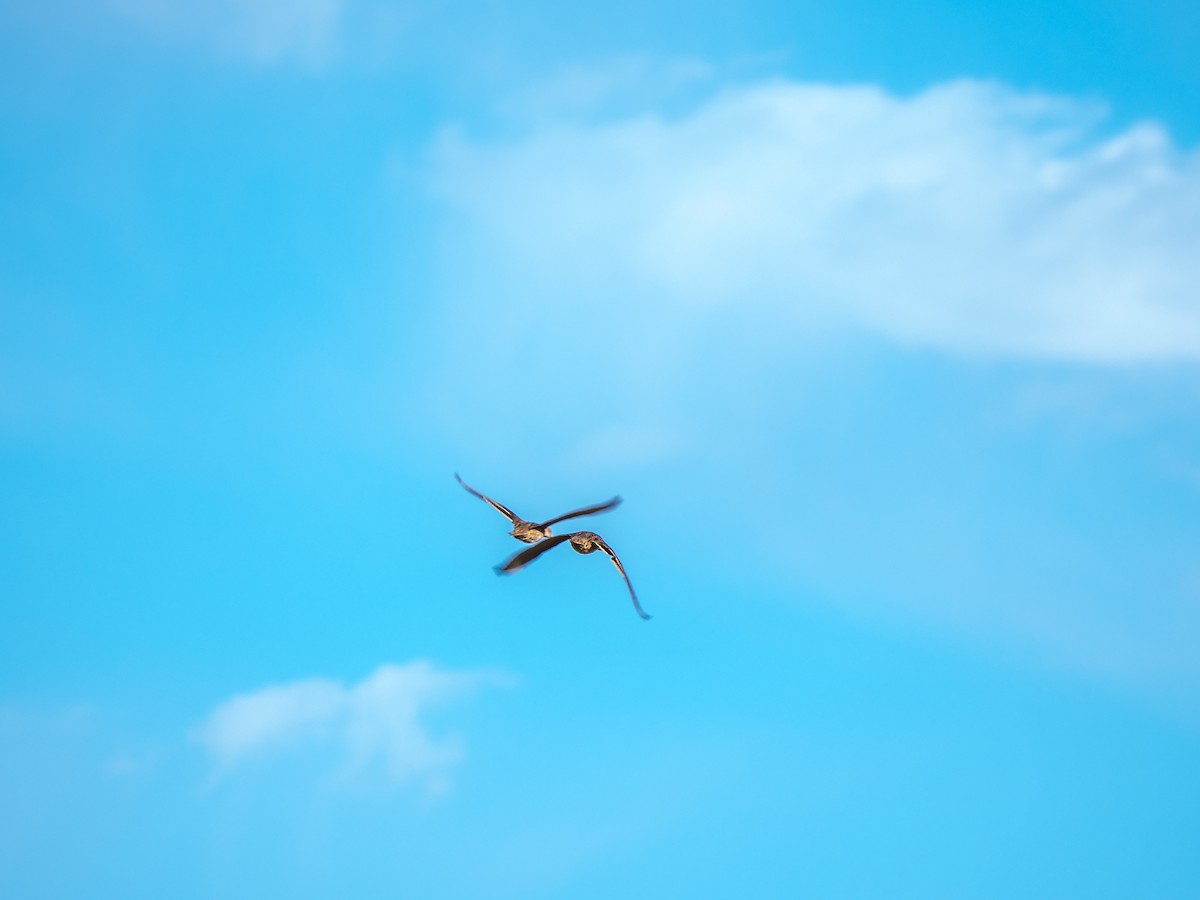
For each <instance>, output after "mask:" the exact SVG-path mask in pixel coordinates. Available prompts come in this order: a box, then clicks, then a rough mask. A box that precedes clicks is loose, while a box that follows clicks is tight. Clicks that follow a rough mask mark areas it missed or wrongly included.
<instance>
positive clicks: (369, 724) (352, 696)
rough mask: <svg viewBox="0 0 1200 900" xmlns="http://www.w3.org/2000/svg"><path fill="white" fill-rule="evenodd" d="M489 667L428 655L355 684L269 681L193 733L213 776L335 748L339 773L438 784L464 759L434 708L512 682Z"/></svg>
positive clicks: (321, 680)
mask: <svg viewBox="0 0 1200 900" xmlns="http://www.w3.org/2000/svg"><path fill="white" fill-rule="evenodd" d="M511 680H512V679H511V678H510V677H509V676H506V675H504V674H502V673H498V672H491V671H452V670H446V669H440V668H438V667H436V666H434V665H433V664H432V663H429V662H427V661H424V660H415V661H412V662H408V663H405V664H403V665H395V664H387V665H382V666H380V667H379V668H378V669H376V670H375V671H374V672H372V673H371V674H370V675H368V676H367V677H366V678H364V679H362V680H361V681H359V682H357V683H354V684H344V683H342V682H340V681H335V680H332V679H327V678H310V679H303V680H299V681H292V682H287V683H284V684H277V685H270V686H268V687H264V688H260V689H258V690H255V691H251V692H249V693H245V694H239V695H237V696H235V697H232V698H230V699H229V700H226V701H224V702H223V703H221V704H219V705H218V706H217V707H216V708H215V709H214V710H213V711H212V712H211V713H209V715H208V716H207V717H206V718H205V720H204V721H203V722H201V723H200V724H199V725H198V726H197V727H196V728H195V729H194V730H193V732H192V737H193V739H194V740H195V741H197V742H198V743H200V744H201V745H202V746H204V748H205V749H206V750H207V751H208V752H209V754H210V755H211V756H212V758H213V761H214V762H215V763H216V772H215V777H217V778H220V777H222V776H224V775H225V774H226V773H228V772H229V771H230V770H232V769H233V768H235V767H237V766H239V765H241V764H242V763H244V762H247V761H249V760H251V759H254V758H256V757H260V756H262V755H265V754H267V753H269V752H271V751H275V752H284V751H287V750H289V749H293V748H296V747H300V746H304V745H313V744H317V745H323V746H327V747H333V748H334V750H335V752H336V754H337V755H338V756H339V758H340V759H339V769H338V771H337V772H336V774H335V777H336V778H337V779H339V780H343V781H345V780H349V779H354V778H356V777H358V776H360V775H365V774H368V773H370V772H371V771H373V770H375V769H380V771H381V774H382V775H383V777H384V779H385V780H386V781H387V782H389V783H391V784H394V785H400V784H405V783H409V782H413V781H418V782H421V783H423V784H424V786H425V787H426V789H428V790H432V791H436V790H439V789H441V788H443V787H444V786H445V785H446V783H447V777H448V774H449V772H450V770H451V769H452V768H453V767H454V766H455V765H457V764H458V763H459V762H460V761H461V760H462V758H463V748H462V745H461V743H460V742H459V740H458V739H456V738H454V737H443V738H440V739H439V738H436V737H434V736H433V735H432V734H430V732H429V731H428V729H427V727H426V726H425V724H424V722H423V718H424V717H425V715H426V713H428V712H429V711H430V710H432V709H434V708H436V707H440V706H443V705H445V704H446V703H448V702H450V701H452V700H454V699H458V698H461V697H464V696H466V695H468V694H470V693H472V692H474V691H475V690H476V689H477V688H479V687H481V686H483V685H486V684H506V683H511Z"/></svg>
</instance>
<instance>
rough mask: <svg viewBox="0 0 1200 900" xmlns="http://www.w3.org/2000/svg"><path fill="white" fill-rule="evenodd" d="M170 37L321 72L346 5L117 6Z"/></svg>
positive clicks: (223, 1) (305, 0) (142, 2)
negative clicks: (311, 67)
mask: <svg viewBox="0 0 1200 900" xmlns="http://www.w3.org/2000/svg"><path fill="white" fill-rule="evenodd" d="M111 2H112V3H113V5H114V7H115V8H116V10H117V11H118V12H119V13H121V14H122V15H124V16H125V17H127V18H129V19H131V20H132V21H135V22H138V23H139V24H142V25H144V26H146V27H147V28H150V29H151V30H152V31H155V32H157V33H159V34H161V35H163V36H165V37H170V38H176V39H184V40H191V41H196V42H199V43H202V44H207V45H209V46H211V47H212V48H213V49H214V50H215V51H216V52H217V53H219V54H220V55H222V56H225V57H227V58H230V59H236V60H240V61H245V62H250V63H255V64H259V65H271V64H275V63H280V62H286V61H295V62H299V63H301V64H304V65H311V66H319V65H322V64H324V63H326V62H328V60H329V58H330V56H331V55H332V54H333V52H334V50H335V47H336V44H337V40H338V37H339V32H340V29H341V27H342V20H343V16H344V13H345V7H346V0H209V2H205V3H188V2H184V0H111Z"/></svg>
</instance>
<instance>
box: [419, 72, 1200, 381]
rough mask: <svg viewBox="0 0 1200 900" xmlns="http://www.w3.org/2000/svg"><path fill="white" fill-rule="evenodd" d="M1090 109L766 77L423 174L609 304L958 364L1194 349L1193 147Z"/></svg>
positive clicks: (569, 285) (571, 284)
mask: <svg viewBox="0 0 1200 900" xmlns="http://www.w3.org/2000/svg"><path fill="white" fill-rule="evenodd" d="M1104 116H1105V111H1104V109H1103V107H1102V106H1100V105H1099V104H1097V103H1096V102H1092V101H1087V100H1080V99H1073V98H1067V97H1051V96H1045V95H1041V94H1034V93H1024V92H1020V91H1016V90H1013V89H1010V88H1007V87H1004V86H1001V85H997V84H989V83H979V82H972V81H962V82H953V83H949V84H943V85H939V86H936V87H933V88H930V89H929V90H926V91H924V92H922V93H920V94H917V95H916V96H913V97H898V96H895V95H892V94H889V93H887V92H886V91H883V90H881V89H879V88H875V87H841V86H829V85H819V84H803V83H795V82H789V81H771V82H766V83H760V84H757V85H753V86H749V87H743V88H736V89H730V90H726V91H723V92H720V93H717V94H715V95H714V96H711V97H710V98H709V99H708V100H707V101H706V102H703V103H701V104H699V105H698V106H697V107H696V108H694V109H693V110H692V111H691V112H690V113H688V114H686V115H682V116H679V117H677V118H665V117H662V116H638V117H633V118H629V119H625V120H621V121H615V122H608V123H604V124H593V125H588V124H578V123H573V122H570V120H569V119H564V120H563V121H556V120H550V121H543V122H542V123H541V124H540V126H539V127H536V128H534V129H533V130H531V131H530V132H528V133H527V134H526V135H525V136H524V137H521V138H518V139H515V140H511V139H510V140H504V141H494V142H487V141H471V140H468V139H466V138H464V137H462V136H461V135H458V134H454V133H447V135H445V136H444V138H443V140H442V141H441V143H440V144H439V145H438V147H437V149H436V152H435V164H436V176H435V181H436V185H437V189H438V191H439V192H440V193H441V195H442V196H444V197H446V198H447V199H448V200H450V202H452V203H453V204H454V205H456V206H457V207H458V208H459V209H460V210H462V211H464V212H465V213H466V214H467V215H468V216H469V217H470V219H471V220H473V221H474V222H476V223H477V224H478V225H479V226H481V227H482V228H483V229H485V231H486V233H487V234H488V235H489V237H490V238H491V239H493V240H495V241H498V242H501V243H502V245H503V247H504V252H506V253H509V254H512V255H513V257H514V259H515V261H516V264H517V265H519V266H521V267H523V268H524V269H525V270H527V271H529V272H534V273H537V275H536V278H537V279H538V280H540V281H541V282H542V283H545V284H548V285H551V286H553V287H554V288H556V289H559V290H560V291H561V290H563V289H569V290H572V291H574V292H575V294H576V295H583V296H588V297H594V296H600V295H602V296H604V297H605V298H606V303H607V307H606V308H607V309H608V310H609V311H618V312H619V311H621V310H623V309H625V308H626V307H628V308H630V309H631V310H632V309H634V308H635V307H636V305H637V304H639V303H641V302H643V301H644V299H645V298H646V297H647V296H653V297H655V298H658V302H660V303H662V304H667V305H671V304H674V305H677V306H683V305H686V306H688V307H691V308H693V309H696V310H697V311H701V310H714V309H721V308H730V307H734V308H739V309H745V308H756V309H768V310H771V311H772V312H773V313H775V314H776V315H777V319H776V320H775V323H774V324H775V327H776V328H778V329H789V330H791V331H792V332H793V333H794V334H800V333H802V331H803V330H805V329H807V328H811V327H812V326H814V325H816V326H818V327H820V326H822V325H835V326H836V325H850V326H853V327H858V328H862V329H866V330H868V331H870V332H873V333H876V334H880V335H883V336H885V337H886V338H888V339H891V340H895V341H898V342H902V343H904V344H909V345H921V346H933V347H938V348H942V349H945V350H948V351H951V352H953V353H957V354H967V355H987V356H1019V357H1037V358H1047V359H1067V360H1084V361H1090V362H1100V363H1114V362H1124V361H1131V360H1146V359H1164V358H1197V357H1200V257H1197V254H1196V253H1195V247H1196V246H1197V245H1200V156H1198V155H1197V154H1196V153H1195V152H1183V151H1181V150H1179V149H1178V148H1177V147H1175V146H1174V145H1173V144H1172V142H1171V140H1170V138H1169V137H1168V135H1167V134H1166V133H1165V132H1164V130H1163V129H1162V128H1161V127H1160V126H1158V125H1157V124H1154V123H1152V122H1143V123H1140V124H1136V125H1134V126H1132V127H1129V128H1127V129H1125V130H1123V131H1121V132H1120V133H1117V134H1115V135H1107V136H1106V135H1104V134H1103V132H1102V131H1101V125H1102V123H1103V121H1104ZM564 122H567V123H570V124H564Z"/></svg>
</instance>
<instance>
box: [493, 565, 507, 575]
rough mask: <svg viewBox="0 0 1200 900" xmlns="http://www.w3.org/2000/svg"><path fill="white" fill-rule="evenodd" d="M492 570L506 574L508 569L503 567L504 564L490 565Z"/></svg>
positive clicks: (499, 573) (498, 573)
mask: <svg viewBox="0 0 1200 900" xmlns="http://www.w3.org/2000/svg"><path fill="white" fill-rule="evenodd" d="M492 571H493V572H495V573H496V574H497V575H507V574H508V571H507V570H506V569H505V568H504V566H492Z"/></svg>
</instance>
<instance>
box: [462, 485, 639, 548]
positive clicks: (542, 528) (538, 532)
mask: <svg viewBox="0 0 1200 900" xmlns="http://www.w3.org/2000/svg"><path fill="white" fill-rule="evenodd" d="M454 478H455V480H457V481H458V483H459V484H461V485H462V486H463V488H464V489H465V490H466V491H468V492H469V493H472V494H474V495H475V496H476V497H478V498H479V499H480V500H482V501H483V502H484V503H486V504H487V505H488V506H490V507H491V508H492V509H494V510H496V512H498V513H500V515H502V516H504V518H506V519H508V521H509V522H510V523H512V531H510V532H509V534H511V535H512V536H513V537H515V538H516V539H517V540H518V541H524V542H525V543H526V544H533V543H536V542H537V541H540V540H542V538H548V537H550V526H551V525H553V524H555V523H556V522H562V521H563V520H564V519H574V518H575V517H576V516H590V515H591V514H592V513H601V512H605V511H607V510H610V509H612V508H613V507H614V506H616V505H617V504H619V503H620V502H621V498H620V497H613V498H612V499H611V500H608V501H606V502H605V503H597V504H596V505H595V506H585V507H584V508H583V509H575V510H572V511H571V512H569V513H563V514H562V515H561V516H555V517H554V518H553V519H547V520H546V521H545V522H526V521H525V520H524V519H522V518H521V517H520V516H518V515H517V514H516V513H514V512H513V511H512V510H511V509H509V508H508V507H507V506H502V505H501V504H499V503H497V502H496V501H495V500H493V499H492V498H491V497H485V496H484V495H483V494H481V493H479V491H477V490H475V488H473V487H471V486H470V485H469V484H467V483H466V482H465V481H463V480H462V479H461V478H459V477H458V473H457V472H455V473H454ZM581 533H582V532H581Z"/></svg>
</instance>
